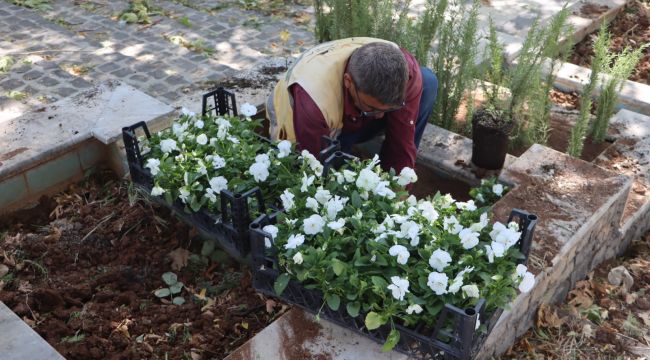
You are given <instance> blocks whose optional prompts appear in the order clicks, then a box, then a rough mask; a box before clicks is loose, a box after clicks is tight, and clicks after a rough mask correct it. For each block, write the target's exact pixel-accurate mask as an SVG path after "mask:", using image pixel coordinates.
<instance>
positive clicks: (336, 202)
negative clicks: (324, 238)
mask: <svg viewBox="0 0 650 360" xmlns="http://www.w3.org/2000/svg"><path fill="white" fill-rule="evenodd" d="M347 202H348V198H341V197H339V196H338V195H336V196H335V197H334V198H332V199H329V201H327V204H326V205H325V208H326V209H327V218H328V219H330V220H334V219H335V218H336V215H338V213H339V211H341V210H343V208H344V207H345V204H346V203H347Z"/></svg>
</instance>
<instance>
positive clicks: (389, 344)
mask: <svg viewBox="0 0 650 360" xmlns="http://www.w3.org/2000/svg"><path fill="white" fill-rule="evenodd" d="M399 337H400V335H399V331H397V329H393V330H391V331H390V334H388V337H387V338H386V342H385V343H384V346H382V347H381V352H389V351H391V350H393V348H394V347H395V345H397V343H398V342H399Z"/></svg>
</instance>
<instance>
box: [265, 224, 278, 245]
mask: <svg viewBox="0 0 650 360" xmlns="http://www.w3.org/2000/svg"><path fill="white" fill-rule="evenodd" d="M262 230H263V231H264V232H267V233H269V235H271V238H272V239H275V238H276V237H277V236H278V227H277V226H275V225H266V226H265V227H263V228H262ZM264 246H266V247H267V248H270V247H271V240H269V239H268V238H264Z"/></svg>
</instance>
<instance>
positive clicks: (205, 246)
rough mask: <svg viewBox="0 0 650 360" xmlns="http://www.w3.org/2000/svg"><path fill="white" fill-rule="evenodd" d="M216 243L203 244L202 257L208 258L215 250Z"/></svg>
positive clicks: (209, 241) (212, 241)
mask: <svg viewBox="0 0 650 360" xmlns="http://www.w3.org/2000/svg"><path fill="white" fill-rule="evenodd" d="M214 247H215V243H214V240H206V241H204V242H203V247H202V248H201V255H203V256H208V255H210V254H211V253H212V250H214Z"/></svg>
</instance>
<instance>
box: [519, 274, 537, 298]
mask: <svg viewBox="0 0 650 360" xmlns="http://www.w3.org/2000/svg"><path fill="white" fill-rule="evenodd" d="M533 286H535V275H533V274H532V273H531V272H528V271H526V273H525V274H524V276H523V278H522V279H521V282H520V283H519V291H521V292H522V293H527V292H529V291H530V290H532V289H533Z"/></svg>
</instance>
